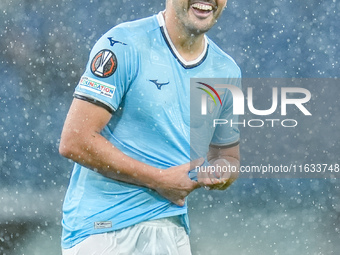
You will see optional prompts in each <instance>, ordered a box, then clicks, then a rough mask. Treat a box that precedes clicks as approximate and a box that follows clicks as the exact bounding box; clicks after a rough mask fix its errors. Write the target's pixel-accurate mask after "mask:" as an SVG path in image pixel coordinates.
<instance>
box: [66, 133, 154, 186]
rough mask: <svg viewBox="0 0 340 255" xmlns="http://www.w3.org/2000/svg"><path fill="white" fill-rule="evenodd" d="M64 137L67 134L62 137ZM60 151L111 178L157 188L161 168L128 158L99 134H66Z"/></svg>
mask: <svg viewBox="0 0 340 255" xmlns="http://www.w3.org/2000/svg"><path fill="white" fill-rule="evenodd" d="M63 136H65V137H63ZM61 141H62V142H61V144H60V153H61V154H62V155H63V156H65V157H67V158H69V159H72V160H73V161H75V162H77V163H79V164H81V165H83V166H86V167H88V168H90V169H92V170H94V171H97V172H99V173H100V174H103V175H104V176H106V177H109V178H111V179H115V180H119V181H123V182H127V183H131V184H135V185H139V186H145V187H149V188H153V187H155V185H156V184H155V180H156V179H157V174H159V173H160V170H159V169H157V168H154V167H152V166H149V165H147V164H144V163H142V162H140V161H137V160H135V159H133V158H131V157H128V156H127V155H125V154H124V153H122V152H121V151H120V150H119V149H117V148H116V147H114V146H113V145H112V144H111V143H110V142H109V141H108V140H107V139H105V138H104V137H103V136H102V135H100V134H99V133H92V134H85V135H84V134H83V135H82V136H81V138H80V137H79V138H78V136H77V134H76V133H75V134H73V135H72V134H63V135H62V139H61Z"/></svg>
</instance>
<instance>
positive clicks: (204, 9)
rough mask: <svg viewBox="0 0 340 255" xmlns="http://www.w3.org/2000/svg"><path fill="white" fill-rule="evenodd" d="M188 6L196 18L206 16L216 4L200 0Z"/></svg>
mask: <svg viewBox="0 0 340 255" xmlns="http://www.w3.org/2000/svg"><path fill="white" fill-rule="evenodd" d="M190 8H191V10H192V11H193V12H194V14H195V15H196V16H197V17H198V18H206V17H208V16H209V15H210V14H211V13H212V12H213V11H214V10H215V9H216V5H214V4H213V3H211V2H203V1H201V2H194V3H192V4H191V5H190Z"/></svg>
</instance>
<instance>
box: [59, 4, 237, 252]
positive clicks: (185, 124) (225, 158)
mask: <svg viewBox="0 0 340 255" xmlns="http://www.w3.org/2000/svg"><path fill="white" fill-rule="evenodd" d="M226 2H227V1H226V0H210V1H195V0H167V1H166V8H165V11H162V12H160V13H159V14H158V15H154V16H152V17H148V18H145V19H141V20H137V21H132V22H126V23H123V24H120V25H118V26H116V27H114V28H112V29H111V30H109V31H108V32H107V33H106V34H104V35H103V36H102V37H101V38H100V39H99V41H98V42H97V43H96V44H95V46H94V47H93V49H92V51H91V53H90V58H89V62H88V64H87V67H86V70H85V73H84V74H83V76H82V77H81V79H80V82H79V84H78V86H77V87H76V89H75V93H74V100H73V102H72V105H71V107H70V109H69V113H68V115H67V118H66V121H65V124H64V128H63V131H62V135H61V142H60V149H59V150H60V153H61V154H62V155H63V156H65V157H67V158H69V159H72V160H73V161H75V165H74V169H73V172H72V176H71V180H70V184H69V187H68V190H67V193H66V197H65V201H64V205H63V221H62V225H63V233H62V248H63V254H64V255H70V254H74V255H75V254H79V255H82V254H84V255H85V254H102V255H106V254H127V255H131V254H143V255H147V254H155V255H160V254H171V255H175V254H183V255H188V254H191V251H190V243H189V238H188V232H189V224H188V217H187V205H186V197H187V196H188V195H189V193H190V192H192V191H193V190H195V189H197V188H199V187H205V188H206V189H220V190H224V189H226V188H227V187H228V186H229V185H230V184H231V183H232V182H233V181H234V180H235V179H236V177H237V173H230V172H223V173H212V172H209V171H204V172H203V171H202V172H200V171H198V173H197V177H196V178H194V179H191V178H190V177H189V172H190V171H191V170H193V169H197V167H198V168H199V167H200V166H201V165H203V164H207V162H206V161H204V159H201V158H198V159H193V158H192V157H191V155H190V153H191V147H190V146H191V145H190V118H191V117H190V78H195V77H196V78H230V79H234V78H236V79H237V78H240V70H239V68H238V66H237V65H236V64H235V62H234V61H233V60H232V59H231V58H230V57H229V56H228V55H227V54H226V53H224V52H223V51H222V50H221V49H220V48H218V47H217V46H216V45H215V44H214V42H212V41H211V40H210V39H209V38H208V37H207V36H206V35H205V32H207V31H208V30H209V29H210V28H211V27H212V26H213V25H214V24H215V23H216V21H217V19H218V17H219V16H220V15H221V13H222V11H223V9H224V8H225V6H226ZM197 91H199V90H197ZM225 95H228V96H224V97H223V108H221V109H220V110H218V111H215V113H214V114H215V115H214V116H213V117H217V118H226V116H229V117H230V115H231V111H232V106H231V103H230V102H231V100H230V94H228V93H225ZM221 103H222V102H221ZM205 140H207V141H208V142H206V143H207V144H205V147H207V148H208V149H207V151H206V154H207V156H206V159H207V160H208V161H209V163H210V164H211V165H213V166H215V165H219V166H233V167H236V168H238V167H239V146H238V140H239V133H238V130H237V128H230V126H227V125H221V126H219V127H216V130H215V131H214V133H212V134H210V135H208V139H204V141H205ZM203 147H204V146H203Z"/></svg>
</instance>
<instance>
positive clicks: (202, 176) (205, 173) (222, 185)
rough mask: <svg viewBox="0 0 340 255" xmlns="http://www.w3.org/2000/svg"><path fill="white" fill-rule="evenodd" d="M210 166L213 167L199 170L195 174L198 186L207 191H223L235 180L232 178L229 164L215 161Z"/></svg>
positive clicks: (223, 160)
mask: <svg viewBox="0 0 340 255" xmlns="http://www.w3.org/2000/svg"><path fill="white" fill-rule="evenodd" d="M212 166H214V167H201V168H200V171H199V172H198V173H197V179H198V184H199V185H200V186H201V187H203V188H205V189H207V190H211V189H217V190H225V189H226V188H228V187H229V186H230V185H231V184H232V182H233V181H234V180H235V179H234V178H233V177H232V174H231V171H230V164H229V162H228V161H227V160H225V159H217V160H215V161H214V163H213V164H212ZM228 169H229V170H228Z"/></svg>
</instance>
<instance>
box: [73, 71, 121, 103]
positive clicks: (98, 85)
mask: <svg viewBox="0 0 340 255" xmlns="http://www.w3.org/2000/svg"><path fill="white" fill-rule="evenodd" d="M79 87H80V88H82V89H86V90H89V91H91V92H94V93H96V94H99V95H103V96H106V97H109V98H112V97H113V95H114V93H115V90H116V87H115V86H112V85H110V84H107V83H105V82H102V81H97V80H95V79H91V78H89V77H86V76H83V77H81V79H80V82H79Z"/></svg>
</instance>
